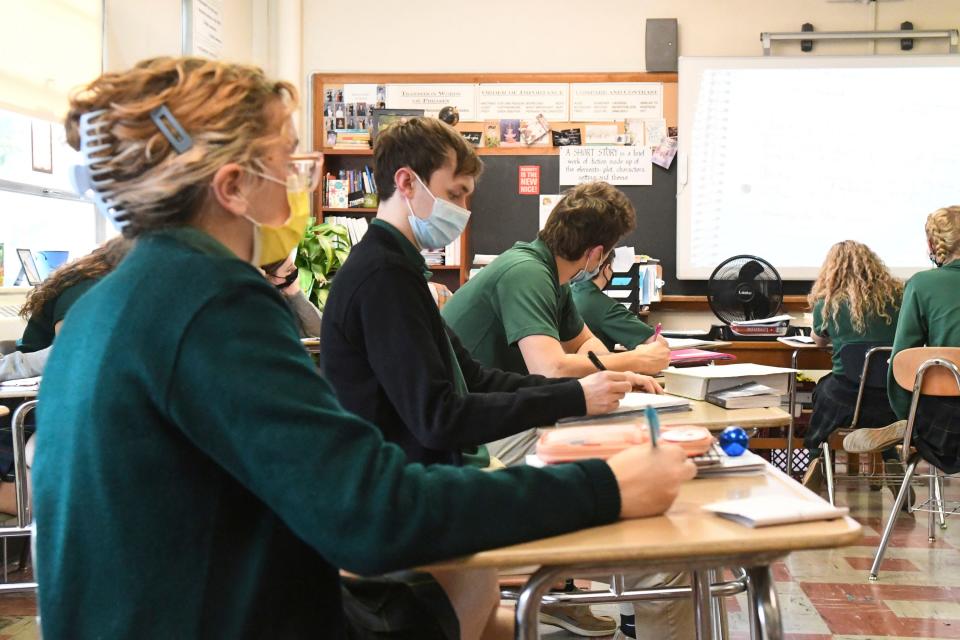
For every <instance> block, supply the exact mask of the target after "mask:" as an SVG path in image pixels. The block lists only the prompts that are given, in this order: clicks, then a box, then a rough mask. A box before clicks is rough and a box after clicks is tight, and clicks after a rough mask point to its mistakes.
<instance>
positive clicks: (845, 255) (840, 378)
mask: <svg viewBox="0 0 960 640" xmlns="http://www.w3.org/2000/svg"><path fill="white" fill-rule="evenodd" d="M902 299H903V283H902V282H901V281H900V280H898V279H896V278H894V277H893V275H891V274H890V271H889V270H888V269H887V267H886V265H884V264H883V261H882V260H881V259H880V257H879V256H877V254H876V253H874V252H873V251H871V250H870V248H869V247H867V246H866V245H865V244H862V243H860V242H856V241H855V240H844V241H843V242H838V243H837V244H835V245H833V246H832V247H830V250H829V251H828V252H827V258H826V260H824V262H823V266H822V267H820V273H819V275H818V276H817V280H816V281H815V282H814V283H813V288H812V289H811V290H810V294H809V296H808V297H807V301H808V303H809V304H810V306H811V308H812V309H813V332H812V337H813V340H814V342H816V344H817V345H819V346H821V347H825V346H827V345H830V346H832V349H833V370H832V371H831V372H830V373H829V374H827V375H826V376H824V377H823V378H821V379H820V381H819V382H818V383H817V386H816V388H815V389H814V391H813V414H812V415H811V416H810V425H809V426H808V427H807V432H806V436H805V437H804V444H805V445H806V446H807V448H808V449H810V450H811V451H810V455H811V456H813V458H812V459H811V461H810V465H809V466H808V467H807V472H806V474H805V475H804V479H803V483H804V485H805V486H807V488H809V489H811V490H813V491H815V492H819V491H820V489H821V488H822V486H823V479H824V476H823V464H822V462H823V461H822V459H821V457H820V445H821V444H822V443H824V442H826V441H827V439H828V438H829V437H830V434H832V433H833V432H834V431H836V430H837V429H839V428H840V427H844V426H849V425H850V423H851V422H852V420H853V410H854V407H855V405H856V402H857V392H858V390H859V381H858V380H859V376H860V373H861V370H860V369H858V370H857V371H844V369H843V362H842V361H841V359H840V350H841V349H842V348H843V347H844V346H845V345H848V344H855V343H864V342H872V343H877V344H880V345H892V344H893V337H894V335H895V333H896V329H897V316H898V315H899V313H900V303H901V301H902ZM896 419H897V417H896V415H894V413H893V410H892V409H891V408H890V403H889V402H888V401H887V394H886V392H885V391H884V390H877V389H865V390H864V397H863V402H862V405H861V410H860V417H859V419H858V422H859V423H860V424H862V425H866V426H868V427H874V426H878V425H887V424H889V423H891V422H894V421H895V420H896ZM884 460H886V461H887V462H888V463H889V464H896V461H897V453H896V451H895V450H894V449H892V448H891V449H889V450H887V451H885V452H884ZM893 490H894V491H896V488H893Z"/></svg>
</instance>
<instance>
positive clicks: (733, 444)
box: [720, 427, 750, 458]
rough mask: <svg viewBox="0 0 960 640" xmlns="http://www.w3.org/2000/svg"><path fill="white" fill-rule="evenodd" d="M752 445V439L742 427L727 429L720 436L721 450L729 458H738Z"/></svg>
mask: <svg viewBox="0 0 960 640" xmlns="http://www.w3.org/2000/svg"><path fill="white" fill-rule="evenodd" d="M749 443H750V437H749V436H748V435H747V432H746V431H744V430H743V428H742V427H727V428H726V429H724V430H723V432H722V433H721V434H720V448H721V449H723V451H724V453H726V454H727V455H728V456H731V457H734V458H736V457H737V456H739V455H743V452H744V451H746V450H747V445H748V444H749Z"/></svg>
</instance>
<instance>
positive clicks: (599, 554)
mask: <svg viewBox="0 0 960 640" xmlns="http://www.w3.org/2000/svg"><path fill="white" fill-rule="evenodd" d="M748 495H749V496H760V495H768V496H769V495H780V496H797V497H801V498H803V499H806V500H815V501H820V502H823V500H822V499H821V498H820V497H818V496H816V495H814V494H813V493H811V492H809V491H807V490H806V489H804V488H803V487H801V486H800V485H798V484H797V483H795V482H794V481H792V480H790V479H789V478H787V476H785V475H784V474H783V473H781V472H779V471H777V470H775V469H774V468H773V467H770V466H769V465H768V467H767V472H766V473H765V474H762V475H758V476H741V477H736V478H711V479H704V480H692V481H690V482H687V483H685V484H684V485H683V486H682V487H681V490H680V495H679V497H678V498H677V501H676V502H675V503H674V505H673V506H672V507H671V508H670V510H669V511H668V512H667V513H666V514H665V515H663V516H658V517H654V518H643V519H639V520H622V521H620V522H616V523H614V524H611V525H607V526H603V527H595V528H592V529H585V530H582V531H577V532H574V533H569V534H565V535H560V536H555V537H552V538H546V539H543V540H536V541H533V542H527V543H523V544H517V545H513V546H510V547H503V548H500V549H494V550H491V551H484V552H481V553H477V554H474V555H472V556H467V557H464V558H458V559H454V560H450V561H448V562H441V563H437V564H435V565H431V566H430V567H427V569H466V568H477V567H496V568H500V569H507V568H515V567H523V566H529V565H536V566H539V567H540V568H539V569H538V570H537V571H536V572H535V573H534V574H533V575H532V576H531V577H530V579H529V580H528V581H527V583H526V585H525V586H524V587H523V591H522V592H521V595H520V599H519V601H518V603H517V614H516V615H517V631H516V638H518V639H521V640H531V639H533V638H536V637H537V634H538V630H537V612H538V610H539V606H540V601H541V598H542V597H543V596H544V594H545V593H546V592H547V590H548V589H549V588H550V586H551V584H553V583H554V582H555V581H556V580H557V579H558V578H562V577H566V576H571V575H612V574H621V573H645V572H653V571H690V572H691V576H692V583H691V593H692V595H693V598H694V605H695V612H696V615H697V633H698V638H701V637H702V638H709V637H710V635H709V633H710V631H711V620H710V616H709V615H708V614H707V612H709V610H710V604H711V595H710V587H711V585H710V583H709V582H708V581H707V580H706V575H707V573H708V572H709V571H714V570H717V569H720V568H723V567H741V566H742V567H747V574H748V577H749V580H748V585H749V586H748V594H749V606H750V609H751V614H750V615H751V631H752V632H753V631H759V632H760V633H761V635H756V634H755V633H752V634H751V636H752V637H754V638H771V639H780V638H782V633H783V631H782V624H781V620H780V612H779V608H778V603H777V596H776V592H775V591H774V588H773V578H772V575H771V573H770V564H771V563H773V562H774V561H775V560H778V559H780V558H782V557H784V556H786V555H787V554H788V553H790V552H791V551H796V550H800V549H825V548H831V547H842V546H847V545H851V544H853V543H855V542H857V541H858V540H859V539H860V535H861V529H860V525H859V524H857V522H856V521H855V520H853V519H851V518H841V519H837V520H830V521H825V522H811V523H803V524H794V525H781V526H774V527H764V528H760V529H750V528H747V527H744V526H742V525H739V524H736V523H734V522H731V521H729V520H724V519H722V518H719V517H717V516H715V515H713V514H711V513H709V512H706V511H704V510H703V509H701V505H703V504H706V503H709V502H714V501H717V500H724V499H730V498H733V497H746V496H748ZM631 595H636V594H631V593H630V592H626V593H619V594H611V596H610V597H609V598H607V601H623V600H627V601H630V600H638V599H641V598H640V597H631ZM592 601H597V600H596V599H594V600H592Z"/></svg>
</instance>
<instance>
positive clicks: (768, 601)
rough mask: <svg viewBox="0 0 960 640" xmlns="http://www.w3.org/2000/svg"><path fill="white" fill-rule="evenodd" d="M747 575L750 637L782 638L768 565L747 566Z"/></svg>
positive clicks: (780, 620) (779, 618) (759, 639)
mask: <svg viewBox="0 0 960 640" xmlns="http://www.w3.org/2000/svg"><path fill="white" fill-rule="evenodd" d="M747 576H748V583H749V591H748V592H747V594H748V604H749V608H750V612H749V615H750V638H751V639H752V640H782V638H783V620H782V619H781V617H780V607H779V603H778V602H777V592H776V589H774V585H773V575H772V573H771V572H770V567H749V568H748V569H747Z"/></svg>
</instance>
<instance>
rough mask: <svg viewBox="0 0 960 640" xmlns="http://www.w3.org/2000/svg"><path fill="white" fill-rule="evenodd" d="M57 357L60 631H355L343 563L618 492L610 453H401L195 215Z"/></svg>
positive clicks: (520, 535) (43, 506)
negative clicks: (435, 461)
mask: <svg viewBox="0 0 960 640" xmlns="http://www.w3.org/2000/svg"><path fill="white" fill-rule="evenodd" d="M384 326H385V329H387V328H389V320H388V319H386V320H385V321H384ZM48 371H49V372H50V373H49V374H48V375H47V376H46V377H45V378H44V383H43V386H42V390H41V392H40V405H39V426H38V429H37V433H38V436H37V437H38V439H39V441H38V443H37V456H36V461H35V464H34V467H33V472H34V476H33V477H34V490H35V495H34V505H35V513H36V521H37V530H38V539H37V558H38V561H37V570H38V578H39V583H40V608H41V609H42V611H43V632H44V637H45V638H47V639H51V638H90V637H103V638H137V639H142V638H212V637H218V638H252V637H271V638H286V637H298V638H300V637H304V638H306V637H310V638H319V637H323V638H342V637H343V636H344V626H343V616H342V612H341V605H340V595H339V593H340V592H339V582H338V580H339V579H338V574H337V569H338V568H344V569H346V570H348V571H351V572H355V573H360V574H377V573H382V572H388V571H393V570H396V569H401V568H405V567H413V566H417V565H421V564H424V563H429V562H433V561H437V560H441V559H444V558H450V557H454V556H459V555H462V554H467V553H471V552H474V551H478V550H481V549H485V548H490V547H496V546H500V545H506V544H512V543H517V542H521V541H525V540H531V539H535V538H541V537H545V536H550V535H555V534H559V533H562V532H566V531H570V530H574V529H579V528H583V527H588V526H594V525H599V524H602V523H607V522H610V521H612V520H614V519H615V518H616V517H617V515H618V513H619V509H620V500H619V492H618V490H617V486H616V479H615V477H614V476H613V474H612V472H611V471H610V469H609V467H608V466H607V465H606V464H605V463H604V462H601V461H597V460H591V461H586V462H584V463H580V464H571V465H559V466H555V467H552V468H550V469H546V470H542V469H532V468H518V469H510V470H507V471H499V472H496V473H485V472H483V471H480V470H477V469H471V468H456V467H449V466H443V465H437V466H434V467H430V468H425V467H423V466H421V465H418V464H409V465H408V464H406V463H405V456H404V454H403V452H402V451H401V450H400V449H399V448H398V447H396V446H394V445H392V444H385V443H384V441H383V439H382V437H381V435H380V433H379V431H378V430H377V429H376V428H375V427H373V426H372V425H370V424H367V423H365V422H364V421H363V420H361V419H359V418H357V417H355V416H353V415H351V414H349V413H347V412H346V411H345V410H344V409H343V408H342V407H341V406H340V405H339V404H338V402H337V400H336V398H335V397H334V396H333V394H332V392H331V389H330V387H329V385H328V384H327V383H326V382H325V381H324V380H323V379H322V378H321V377H320V376H319V375H318V374H317V371H316V368H315V367H314V365H313V363H312V362H311V360H310V358H309V356H308V355H307V353H306V351H305V350H304V349H303V347H302V346H301V345H300V341H299V339H298V336H297V331H296V328H295V326H294V322H293V317H292V315H291V313H290V311H289V309H288V308H287V306H286V305H285V304H284V302H283V300H282V299H281V296H280V295H279V294H278V293H277V291H276V290H275V289H274V287H272V286H271V285H270V284H268V283H267V282H266V280H265V279H264V278H263V277H262V276H261V275H260V274H259V272H258V271H257V270H256V269H254V268H253V267H252V266H250V265H249V264H247V263H245V262H243V261H241V260H239V259H237V258H236V256H234V255H233V254H231V253H229V252H228V251H227V250H226V248H225V247H223V246H222V245H220V244H219V243H217V242H216V241H214V240H213V239H212V238H210V237H209V236H207V235H205V234H203V233H201V232H199V231H197V230H194V229H190V228H184V229H179V230H175V231H168V232H161V233H153V234H150V235H147V236H145V237H143V238H142V239H141V240H140V241H139V242H138V243H137V246H136V248H135V249H134V250H133V251H132V253H131V254H130V255H129V256H127V258H126V259H125V260H124V261H123V263H122V264H121V265H120V267H119V268H118V269H117V270H116V271H114V272H113V273H112V274H110V275H109V276H107V277H106V278H104V279H103V280H102V281H101V283H100V284H99V285H98V286H97V287H95V288H94V289H93V290H91V291H90V292H89V293H88V294H87V295H85V296H84V297H83V299H82V300H80V301H79V302H78V304H77V305H76V306H75V307H74V310H73V311H72V312H71V315H70V322H69V323H67V324H66V325H64V329H63V331H62V332H61V334H60V336H59V337H58V338H57V348H56V349H55V350H54V353H53V355H52V356H51V360H50V365H49V367H48Z"/></svg>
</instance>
